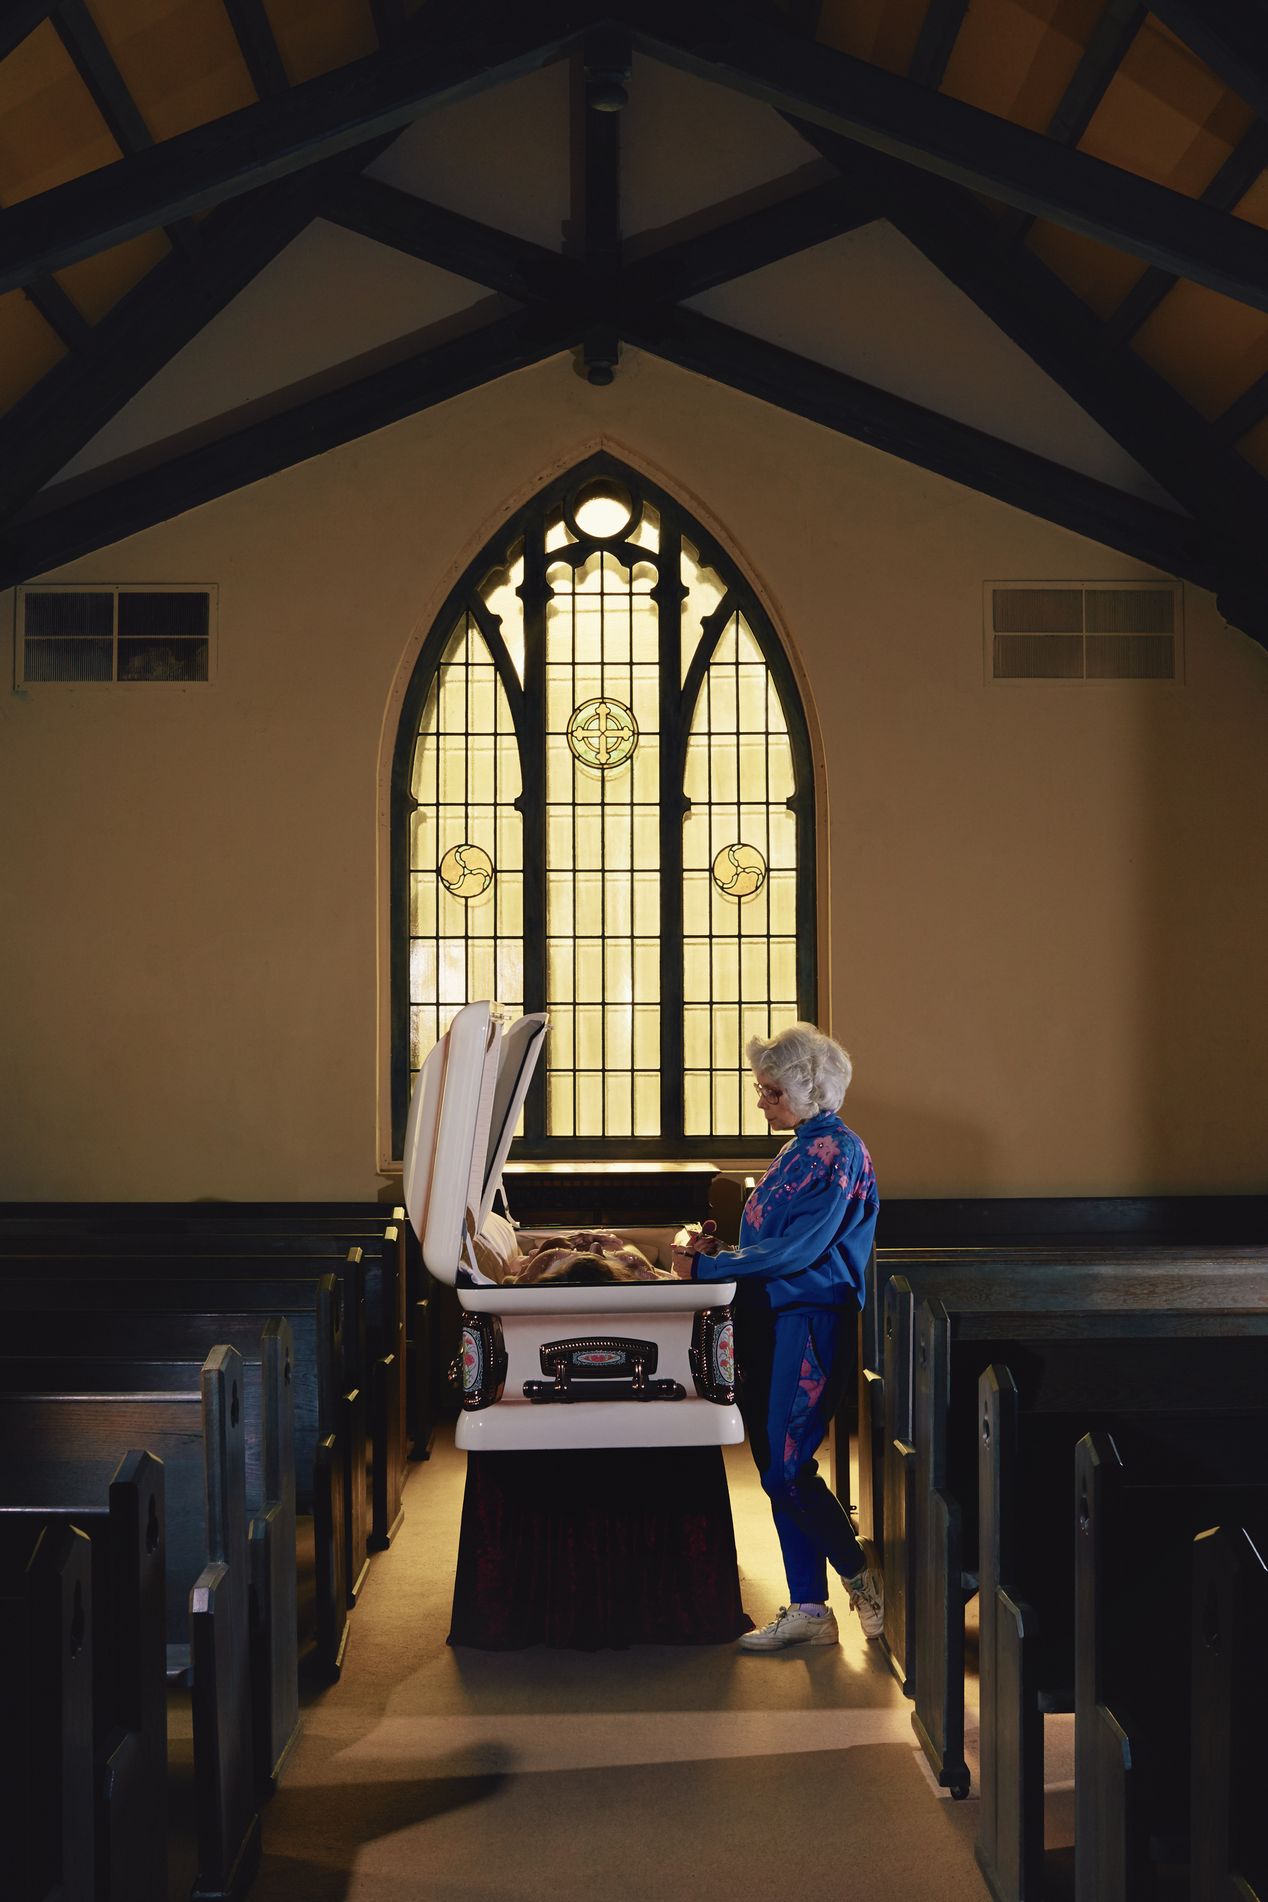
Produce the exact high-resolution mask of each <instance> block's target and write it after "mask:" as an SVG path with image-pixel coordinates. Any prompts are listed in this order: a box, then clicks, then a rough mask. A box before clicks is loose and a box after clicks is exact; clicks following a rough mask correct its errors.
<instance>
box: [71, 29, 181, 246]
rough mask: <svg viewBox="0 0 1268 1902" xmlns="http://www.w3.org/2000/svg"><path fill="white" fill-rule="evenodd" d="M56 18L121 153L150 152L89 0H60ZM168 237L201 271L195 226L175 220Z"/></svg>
mask: <svg viewBox="0 0 1268 1902" xmlns="http://www.w3.org/2000/svg"><path fill="white" fill-rule="evenodd" d="M52 17H53V24H54V25H55V27H56V28H57V35H58V38H59V39H60V40H61V42H62V45H63V46H64V47H65V49H66V51H67V53H68V54H69V55H70V59H71V63H72V64H73V66H74V67H75V70H76V71H77V72H78V74H79V76H80V78H81V79H82V80H83V82H84V85H85V86H86V87H87V88H88V91H89V93H90V94H91V95H92V100H93V103H94V105H95V106H96V108H97V110H98V112H99V113H100V114H101V116H102V119H103V120H104V121H105V124H106V126H107V128H108V130H109V132H110V136H111V137H112V138H113V140H114V142H115V144H116V145H117V146H118V147H119V150H120V151H121V152H123V153H125V154H131V153H136V152H148V151H149V150H150V148H151V147H152V146H153V144H154V138H153V135H152V133H151V132H150V128H149V127H148V126H147V125H146V123H145V119H144V118H143V116H142V114H141V112H140V110H139V108H138V106H137V103H136V101H135V99H134V98H133V97H132V94H131V93H130V92H129V90H128V87H127V85H126V83H125V81H124V78H123V75H122V73H121V72H120V71H119V68H118V67H117V66H116V65H115V62H114V59H113V57H112V55H111V52H110V49H109V47H108V46H107V45H106V42H105V40H104V39H103V38H102V36H101V29H100V28H99V27H98V25H97V22H96V21H95V20H94V19H93V17H92V14H91V13H90V12H89V11H88V8H87V6H86V5H85V0H57V6H56V7H55V9H54V12H53V16H52ZM167 235H168V238H169V240H170V242H171V245H172V248H173V250H175V251H178V252H179V253H180V254H181V256H182V257H183V258H184V259H185V261H186V263H188V264H190V265H192V266H193V267H194V268H197V267H198V264H199V262H200V259H201V250H200V247H199V243H198V233H197V232H196V230H195V229H194V227H193V226H192V225H190V224H185V223H181V222H177V223H174V224H172V225H170V226H169V228H168V233H167Z"/></svg>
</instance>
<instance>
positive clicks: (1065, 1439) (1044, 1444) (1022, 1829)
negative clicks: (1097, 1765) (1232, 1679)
mask: <svg viewBox="0 0 1268 1902" xmlns="http://www.w3.org/2000/svg"><path fill="white" fill-rule="evenodd" d="M1243 1345H1244V1344H1243V1343H1239V1342H1235V1341H1228V1340H1223V1341H1216V1342H1211V1341H1202V1340H1198V1341H1187V1342H1178V1343H1176V1351H1177V1352H1178V1353H1180V1354H1183V1355H1184V1356H1185V1361H1186V1363H1187V1365H1186V1378H1183V1379H1181V1380H1177V1379H1176V1369H1175V1363H1174V1359H1173V1356H1172V1355H1171V1353H1168V1354H1166V1355H1165V1356H1164V1355H1154V1356H1152V1358H1151V1360H1150V1361H1145V1362H1142V1361H1141V1360H1140V1358H1139V1357H1138V1356H1137V1355H1136V1354H1135V1353H1132V1354H1131V1355H1126V1356H1124V1359H1123V1363H1122V1380H1121V1384H1120V1387H1119V1390H1118V1392H1117V1393H1112V1392H1110V1391H1109V1390H1108V1389H1106V1390H1105V1391H1100V1392H1098V1391H1096V1390H1095V1389H1094V1388H1093V1387H1091V1386H1089V1390H1088V1391H1087V1393H1086V1395H1083V1394H1079V1395H1078V1403H1077V1404H1076V1405H1075V1406H1074V1408H1073V1409H1071V1410H1063V1409H1062V1408H1061V1407H1060V1405H1059V1404H1058V1405H1057V1406H1056V1409H1055V1410H1051V1411H1050V1410H1048V1408H1047V1407H1045V1406H1044V1405H1043V1404H1040V1405H1036V1406H1031V1407H1029V1408H1024V1407H1023V1406H1022V1402H1021V1395H1020V1394H1019V1391H1018V1385H1017V1382H1016V1381H1015V1380H1014V1378H1013V1375H1012V1373H1011V1371H1010V1369H1009V1368H1008V1367H1007V1366H1003V1365H999V1364H996V1365H994V1366H991V1367H988V1368H987V1369H986V1371H985V1372H984V1373H983V1375H982V1377H981V1379H980V1381H979V1383H978V1472H979V1498H980V1531H979V1552H980V1571H979V1604H980V1657H981V1669H980V1684H981V1765H982V1771H981V1792H980V1794H981V1810H980V1813H979V1826H978V1840H977V1859H978V1863H979V1865H980V1867H981V1869H982V1873H983V1875H984V1876H985V1877H986V1881H987V1884H988V1886H989V1888H990V1890H991V1893H992V1895H993V1896H995V1897H996V1899H997V1902H1024V1899H1025V1902H1032V1899H1033V1898H1034V1897H1036V1896H1040V1895H1042V1894H1043V1887H1044V1873H1043V1782H1044V1778H1043V1720H1044V1716H1045V1715H1046V1714H1048V1713H1051V1712H1057V1711H1072V1710H1073V1709H1074V1708H1075V1688H1074V1687H1075V1678H1076V1655H1075V1652H1076V1642H1075V1597H1076V1592H1075V1576H1076V1567H1075V1559H1076V1545H1079V1546H1080V1548H1081V1546H1082V1543H1083V1542H1085V1541H1086V1539H1087V1537H1088V1535H1089V1524H1088V1517H1087V1511H1086V1504H1085V1501H1084V1500H1080V1502H1079V1503H1080V1506H1081V1511H1080V1513H1079V1514H1078V1515H1077V1517H1076V1514H1075V1512H1074V1511H1073V1510H1072V1505H1071V1476H1072V1473H1073V1470H1074V1449H1075V1446H1076V1445H1077V1443H1078V1441H1079V1440H1080V1438H1081V1437H1083V1436H1084V1435H1085V1433H1086V1432H1087V1430H1088V1429H1092V1428H1094V1429H1095V1435H1094V1437H1095V1438H1096V1439H1097V1440H1098V1442H1099V1441H1101V1440H1102V1438H1104V1442H1105V1444H1112V1445H1113V1446H1114V1447H1115V1448H1117V1449H1118V1452H1119V1454H1120V1455H1122V1456H1124V1457H1125V1458H1126V1459H1127V1461H1128V1464H1129V1465H1131V1466H1139V1467H1143V1468H1145V1469H1147V1470H1148V1471H1149V1473H1150V1474H1151V1475H1154V1476H1155V1477H1156V1476H1159V1475H1161V1476H1162V1477H1163V1478H1165V1480H1166V1481H1167V1482H1168V1487H1169V1490H1167V1491H1166V1492H1165V1493H1159V1494H1156V1495H1155V1497H1156V1498H1158V1499H1159V1500H1160V1501H1166V1502H1169V1503H1167V1504H1165V1505H1164V1507H1163V1509H1164V1511H1166V1512H1167V1513H1169V1514H1170V1513H1172V1512H1175V1511H1176V1510H1177V1508H1176V1502H1177V1501H1180V1500H1183V1501H1184V1502H1186V1503H1185V1504H1184V1505H1183V1507H1182V1509H1181V1512H1180V1517H1182V1515H1183V1511H1192V1510H1194V1509H1196V1508H1195V1506H1194V1501H1195V1500H1196V1499H1197V1497H1198V1489H1199V1488H1201V1489H1202V1491H1201V1497H1202V1498H1203V1499H1204V1500H1208V1501H1209V1500H1212V1499H1214V1498H1216V1497H1220V1498H1226V1497H1227V1496H1228V1488H1230V1487H1236V1488H1238V1489H1244V1488H1245V1487H1246V1486H1247V1485H1248V1484H1250V1485H1253V1484H1254V1483H1255V1482H1256V1481H1257V1480H1258V1481H1262V1480H1264V1479H1266V1478H1268V1474H1265V1470H1264V1455H1265V1449H1266V1448H1268V1385H1266V1384H1265V1382H1264V1381H1263V1379H1262V1376H1261V1373H1260V1370H1259V1368H1258V1367H1257V1365H1256V1361H1257V1360H1258V1359H1261V1358H1262V1349H1260V1350H1259V1351H1258V1352H1257V1353H1256V1354H1255V1355H1252V1356H1248V1355H1246V1354H1244V1353H1242V1352H1240V1349H1241V1347H1242V1346H1243ZM1230 1348H1231V1349H1233V1350H1234V1351H1233V1352H1232V1354H1231V1355H1230V1354H1229V1353H1228V1352H1227V1351H1224V1350H1228V1349H1230ZM1203 1363H1205V1371H1206V1372H1208V1373H1210V1372H1212V1371H1215V1372H1221V1373H1222V1375H1223V1378H1222V1380H1221V1381H1220V1384H1219V1386H1218V1388H1216V1389H1215V1391H1214V1392H1212V1391H1211V1390H1210V1389H1209V1388H1208V1387H1207V1386H1206V1384H1205V1383H1204V1382H1203V1380H1202V1378H1201V1376H1202V1373H1203V1371H1204V1366H1203ZM1189 1367H1191V1368H1192V1371H1193V1375H1194V1378H1193V1381H1192V1382H1190V1381H1189V1380H1188V1378H1187V1371H1188V1368H1189ZM1053 1385H1054V1383H1050V1387H1051V1386H1053ZM1048 1398H1049V1399H1050V1400H1052V1401H1055V1402H1058V1403H1059V1400H1060V1396H1059V1394H1058V1393H1057V1392H1055V1391H1051V1392H1050V1393H1049V1395H1048ZM1235 1496H1236V1497H1237V1498H1238V1499H1239V1500H1240V1499H1242V1498H1243V1497H1244V1493H1243V1491H1241V1490H1239V1491H1238V1492H1237V1493H1236V1495H1235ZM1266 1496H1268V1495H1266ZM1180 1517H1177V1519H1176V1524H1179V1523H1180ZM1145 1523H1146V1524H1148V1517H1147V1515H1146V1520H1145ZM1158 1543H1161V1545H1162V1546H1163V1548H1164V1549H1166V1548H1168V1547H1169V1548H1170V1549H1171V1551H1172V1560H1171V1564H1170V1568H1169V1569H1170V1570H1171V1571H1174V1570H1175V1569H1177V1567H1178V1568H1179V1569H1180V1571H1181V1572H1183V1570H1184V1567H1185V1565H1186V1564H1187V1560H1188V1545H1187V1540H1186V1539H1185V1537H1184V1536H1183V1534H1181V1535H1180V1536H1179V1540H1178V1545H1177V1537H1176V1533H1175V1528H1174V1526H1173V1525H1171V1524H1167V1525H1164V1526H1161V1527H1160V1528H1159V1538H1158V1541H1155V1544H1156V1545H1157V1544H1158ZM1102 1550H1103V1548H1102ZM1177 1551H1178V1557H1177V1556H1176V1553H1177ZM1138 1569H1139V1568H1138V1566H1137V1565H1136V1564H1135V1563H1134V1562H1129V1563H1125V1564H1124V1565H1123V1566H1122V1568H1121V1575H1120V1572H1119V1571H1117V1570H1116V1571H1115V1572H1114V1574H1113V1576H1112V1577H1110V1576H1108V1575H1107V1577H1106V1579H1105V1580H1104V1581H1101V1579H1100V1574H1099V1572H1098V1575H1097V1576H1098V1588H1099V1586H1100V1585H1101V1584H1102V1583H1104V1584H1106V1585H1108V1588H1109V1591H1110V1592H1111V1594H1112V1595H1113V1597H1114V1599H1115V1600H1116V1601H1117V1603H1118V1604H1120V1605H1122V1604H1124V1603H1127V1602H1129V1601H1130V1599H1131V1596H1132V1588H1131V1585H1130V1578H1131V1576H1132V1575H1133V1573H1134V1572H1135V1571H1136V1570H1138ZM1163 1588H1164V1591H1165V1592H1166V1593H1169V1594H1170V1595H1171V1596H1170V1597H1169V1598H1167V1599H1166V1600H1165V1601H1164V1602H1165V1603H1166V1604H1167V1605H1168V1606H1169V1607H1172V1606H1174V1604H1175V1602H1176V1596H1177V1594H1178V1595H1179V1596H1181V1597H1182V1596H1183V1592H1184V1589H1185V1587H1184V1581H1183V1580H1181V1582H1180V1583H1179V1584H1178V1585H1175V1586H1174V1587H1173V1585H1172V1583H1171V1581H1170V1580H1169V1579H1167V1580H1165V1581H1163ZM1135 1596H1136V1598H1137V1599H1138V1600H1139V1604H1138V1605H1137V1606H1136V1607H1134V1608H1133V1610H1132V1611H1131V1612H1130V1614H1129V1622H1130V1620H1135V1621H1136V1624H1137V1625H1140V1624H1141V1613H1142V1612H1143V1611H1144V1610H1145V1609H1146V1608H1147V1607H1150V1606H1152V1607H1153V1608H1154V1610H1155V1612H1156V1609H1157V1603H1158V1601H1157V1600H1156V1599H1155V1597H1154V1595H1153V1593H1152V1586H1151V1585H1148V1584H1146V1587H1145V1588H1144V1589H1140V1588H1137V1590H1136V1593H1135ZM1080 1607H1081V1610H1080V1616H1083V1600H1082V1599H1081V1600H1080ZM1100 1609H1101V1611H1102V1618H1101V1624H1102V1627H1103V1624H1104V1617H1103V1609H1104V1608H1103V1607H1101V1608H1100ZM1177 1616H1178V1614H1177V1613H1176V1612H1175V1611H1174V1610H1173V1609H1170V1608H1169V1609H1167V1610H1166V1612H1165V1614H1164V1616H1163V1617H1162V1618H1161V1619H1159V1618H1158V1617H1157V1616H1155V1617H1154V1621H1153V1624H1152V1626H1150V1628H1149V1629H1150V1636H1149V1640H1148V1642H1149V1643H1150V1644H1153V1645H1155V1646H1156V1647H1157V1650H1156V1655H1155V1656H1154V1657H1153V1659H1152V1664H1151V1666H1150V1667H1149V1668H1150V1673H1151V1675H1152V1678H1153V1680H1154V1681H1155V1682H1156V1683H1157V1684H1159V1685H1160V1686H1161V1687H1162V1691H1163V1695H1164V1696H1165V1698H1167V1699H1169V1700H1170V1703H1171V1706H1172V1708H1173V1709H1174V1710H1175V1712H1176V1714H1177V1720H1178V1724H1179V1728H1178V1730H1177V1732H1176V1751H1177V1756H1178V1758H1179V1759H1182V1760H1183V1763H1184V1765H1185V1766H1186V1767H1187V1763H1188V1753H1187V1741H1188V1728H1189V1727H1188V1722H1187V1703H1188V1698H1187V1690H1188V1686H1187V1668H1186V1667H1187V1655H1186V1656H1185V1657H1184V1660H1183V1666H1182V1667H1181V1668H1180V1669H1178V1670H1168V1669H1165V1668H1161V1667H1162V1666H1163V1664H1164V1662H1165V1661H1167V1660H1171V1659H1174V1658H1175V1656H1176V1645H1175V1627H1176V1622H1177ZM1146 1656H1148V1653H1147V1652H1146ZM1077 1669H1078V1670H1082V1669H1083V1658H1082V1654H1080V1659H1079V1663H1078V1666H1077ZM1173 1676H1177V1677H1179V1678H1180V1679H1182V1680H1183V1681H1182V1682H1180V1683H1178V1684H1173V1683H1171V1682H1170V1680H1171V1678H1172V1677H1173ZM1120 1681H1121V1680H1120ZM1182 1780H1183V1779H1182ZM1098 1893H1099V1892H1098Z"/></svg>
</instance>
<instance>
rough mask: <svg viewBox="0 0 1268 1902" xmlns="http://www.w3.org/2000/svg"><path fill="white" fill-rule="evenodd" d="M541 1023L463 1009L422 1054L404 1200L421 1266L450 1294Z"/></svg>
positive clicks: (502, 1155) (488, 1201)
mask: <svg viewBox="0 0 1268 1902" xmlns="http://www.w3.org/2000/svg"><path fill="white" fill-rule="evenodd" d="M546 1025H547V1019H546V1017H545V1016H544V1015H540V1014H538V1015H532V1014H530V1015H528V1016H525V1017H520V1018H517V1019H515V1020H513V1021H510V1020H508V1019H507V1017H506V1015H505V1013H504V1012H503V1011H502V1010H501V1008H500V1007H499V1006H498V1005H497V1004H492V1003H479V1004H467V1005H465V1006H464V1007H463V1009H462V1010H460V1011H459V1012H458V1014H457V1016H456V1017H455V1018H454V1020H453V1022H452V1023H451V1024H450V1026H449V1028H448V1030H447V1031H446V1032H445V1034H444V1036H443V1037H442V1038H441V1039H440V1042H439V1043H438V1044H437V1045H436V1047H435V1048H434V1049H433V1050H432V1051H430V1052H429V1053H428V1056H427V1058H426V1060H425V1062H424V1064H423V1067H422V1069H421V1070H420V1071H419V1073H418V1080H417V1082H416V1083H415V1085H414V1095H413V1098H412V1100H411V1102H410V1108H409V1121H408V1122H407V1124H406V1127H405V1155H404V1192H405V1206H406V1209H407V1210H408V1212H409V1218H410V1224H411V1226H412V1227H413V1230H414V1233H415V1234H416V1235H417V1236H418V1240H419V1243H420V1245H421V1247H422V1251H423V1260H424V1261H425V1262H426V1264H427V1266H428V1268H429V1269H430V1271H431V1273H432V1274H434V1275H435V1276H436V1278H437V1280H438V1281H445V1282H448V1283H449V1285H450V1286H451V1287H452V1286H453V1285H454V1283H455V1282H456V1280H457V1278H458V1267H459V1264H460V1262H461V1260H462V1258H463V1243H464V1236H465V1233H466V1229H467V1223H468V1219H470V1221H471V1223H472V1225H473V1226H474V1228H475V1229H476V1230H479V1229H480V1228H482V1227H483V1225H484V1221H485V1218H486V1216H487V1215H488V1213H489V1210H490V1209H491V1208H492V1206H493V1198H494V1196H495V1195H496V1193H497V1188H498V1184H499V1182H500V1180H501V1176H502V1169H503V1165H504V1164H505V1162H506V1157H507V1153H508V1151H509V1150H510V1147H511V1141H512V1138H513V1137H514V1134H515V1125H516V1123H517V1122H518V1121H519V1116H520V1111H521V1110H522V1108H523V1107H524V1098H525V1096H526V1095H527V1093H528V1086H529V1084H530V1083H531V1081H532V1078H533V1072H534V1070H535V1069H536V1067H537V1059H538V1057H539V1056H540V1054H541V1048H542V1043H543V1041H544V1039H545V1035H546Z"/></svg>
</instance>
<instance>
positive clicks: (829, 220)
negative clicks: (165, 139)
mask: <svg viewBox="0 0 1268 1902" xmlns="http://www.w3.org/2000/svg"><path fill="white" fill-rule="evenodd" d="M875 217H876V209H875V206H874V205H873V204H872V203H871V201H870V200H869V199H868V198H867V197H866V196H864V195H863V194H860V193H859V191H858V190H857V189H856V188H855V187H854V186H853V185H851V184H850V182H849V181H848V180H847V179H841V178H837V179H828V180H826V181H825V182H824V183H822V184H818V185H811V186H809V187H804V186H803V187H802V188H800V189H798V190H793V191H790V192H789V193H788V195H787V196H786V197H784V198H778V199H775V200H774V201H773V202H772V203H770V204H767V205H762V206H761V207H759V209H757V210H756V211H748V212H743V213H741V214H740V216H739V217H730V218H725V217H723V218H720V219H719V221H718V222H717V224H715V225H712V226H710V227H707V228H706V229H705V230H703V231H693V233H692V234H691V236H690V237H687V238H682V239H679V240H677V241H675V242H674V243H671V244H667V245H664V246H662V248H661V249H660V250H659V251H654V252H652V253H651V255H650V256H648V257H645V258H640V259H639V260H638V261H637V262H636V263H633V264H627V265H626V267H625V274H624V285H625V294H626V296H627V297H630V296H634V297H637V298H639V299H640V300H642V301H644V302H648V301H650V302H656V303H665V302H672V303H677V302H679V301H680V300H681V299H683V298H687V297H697V296H699V294H700V293H701V292H702V291H707V290H712V289H713V288H714V286H715V285H718V284H726V283H729V282H730V281H731V280H732V279H733V278H737V277H747V276H748V274H749V273H750V272H751V271H760V270H761V269H762V268H763V267H764V266H765V265H768V264H777V263H778V262H779V261H780V259H781V258H788V257H793V256H795V255H796V253H797V252H799V251H808V250H810V249H811V248H812V247H813V246H814V245H817V244H825V243H827V241H828V239H830V238H839V237H841V236H843V235H844V234H845V233H846V232H848V231H857V230H858V229H859V228H860V226H862V225H866V224H871V223H873V222H874V220H875Z"/></svg>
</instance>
